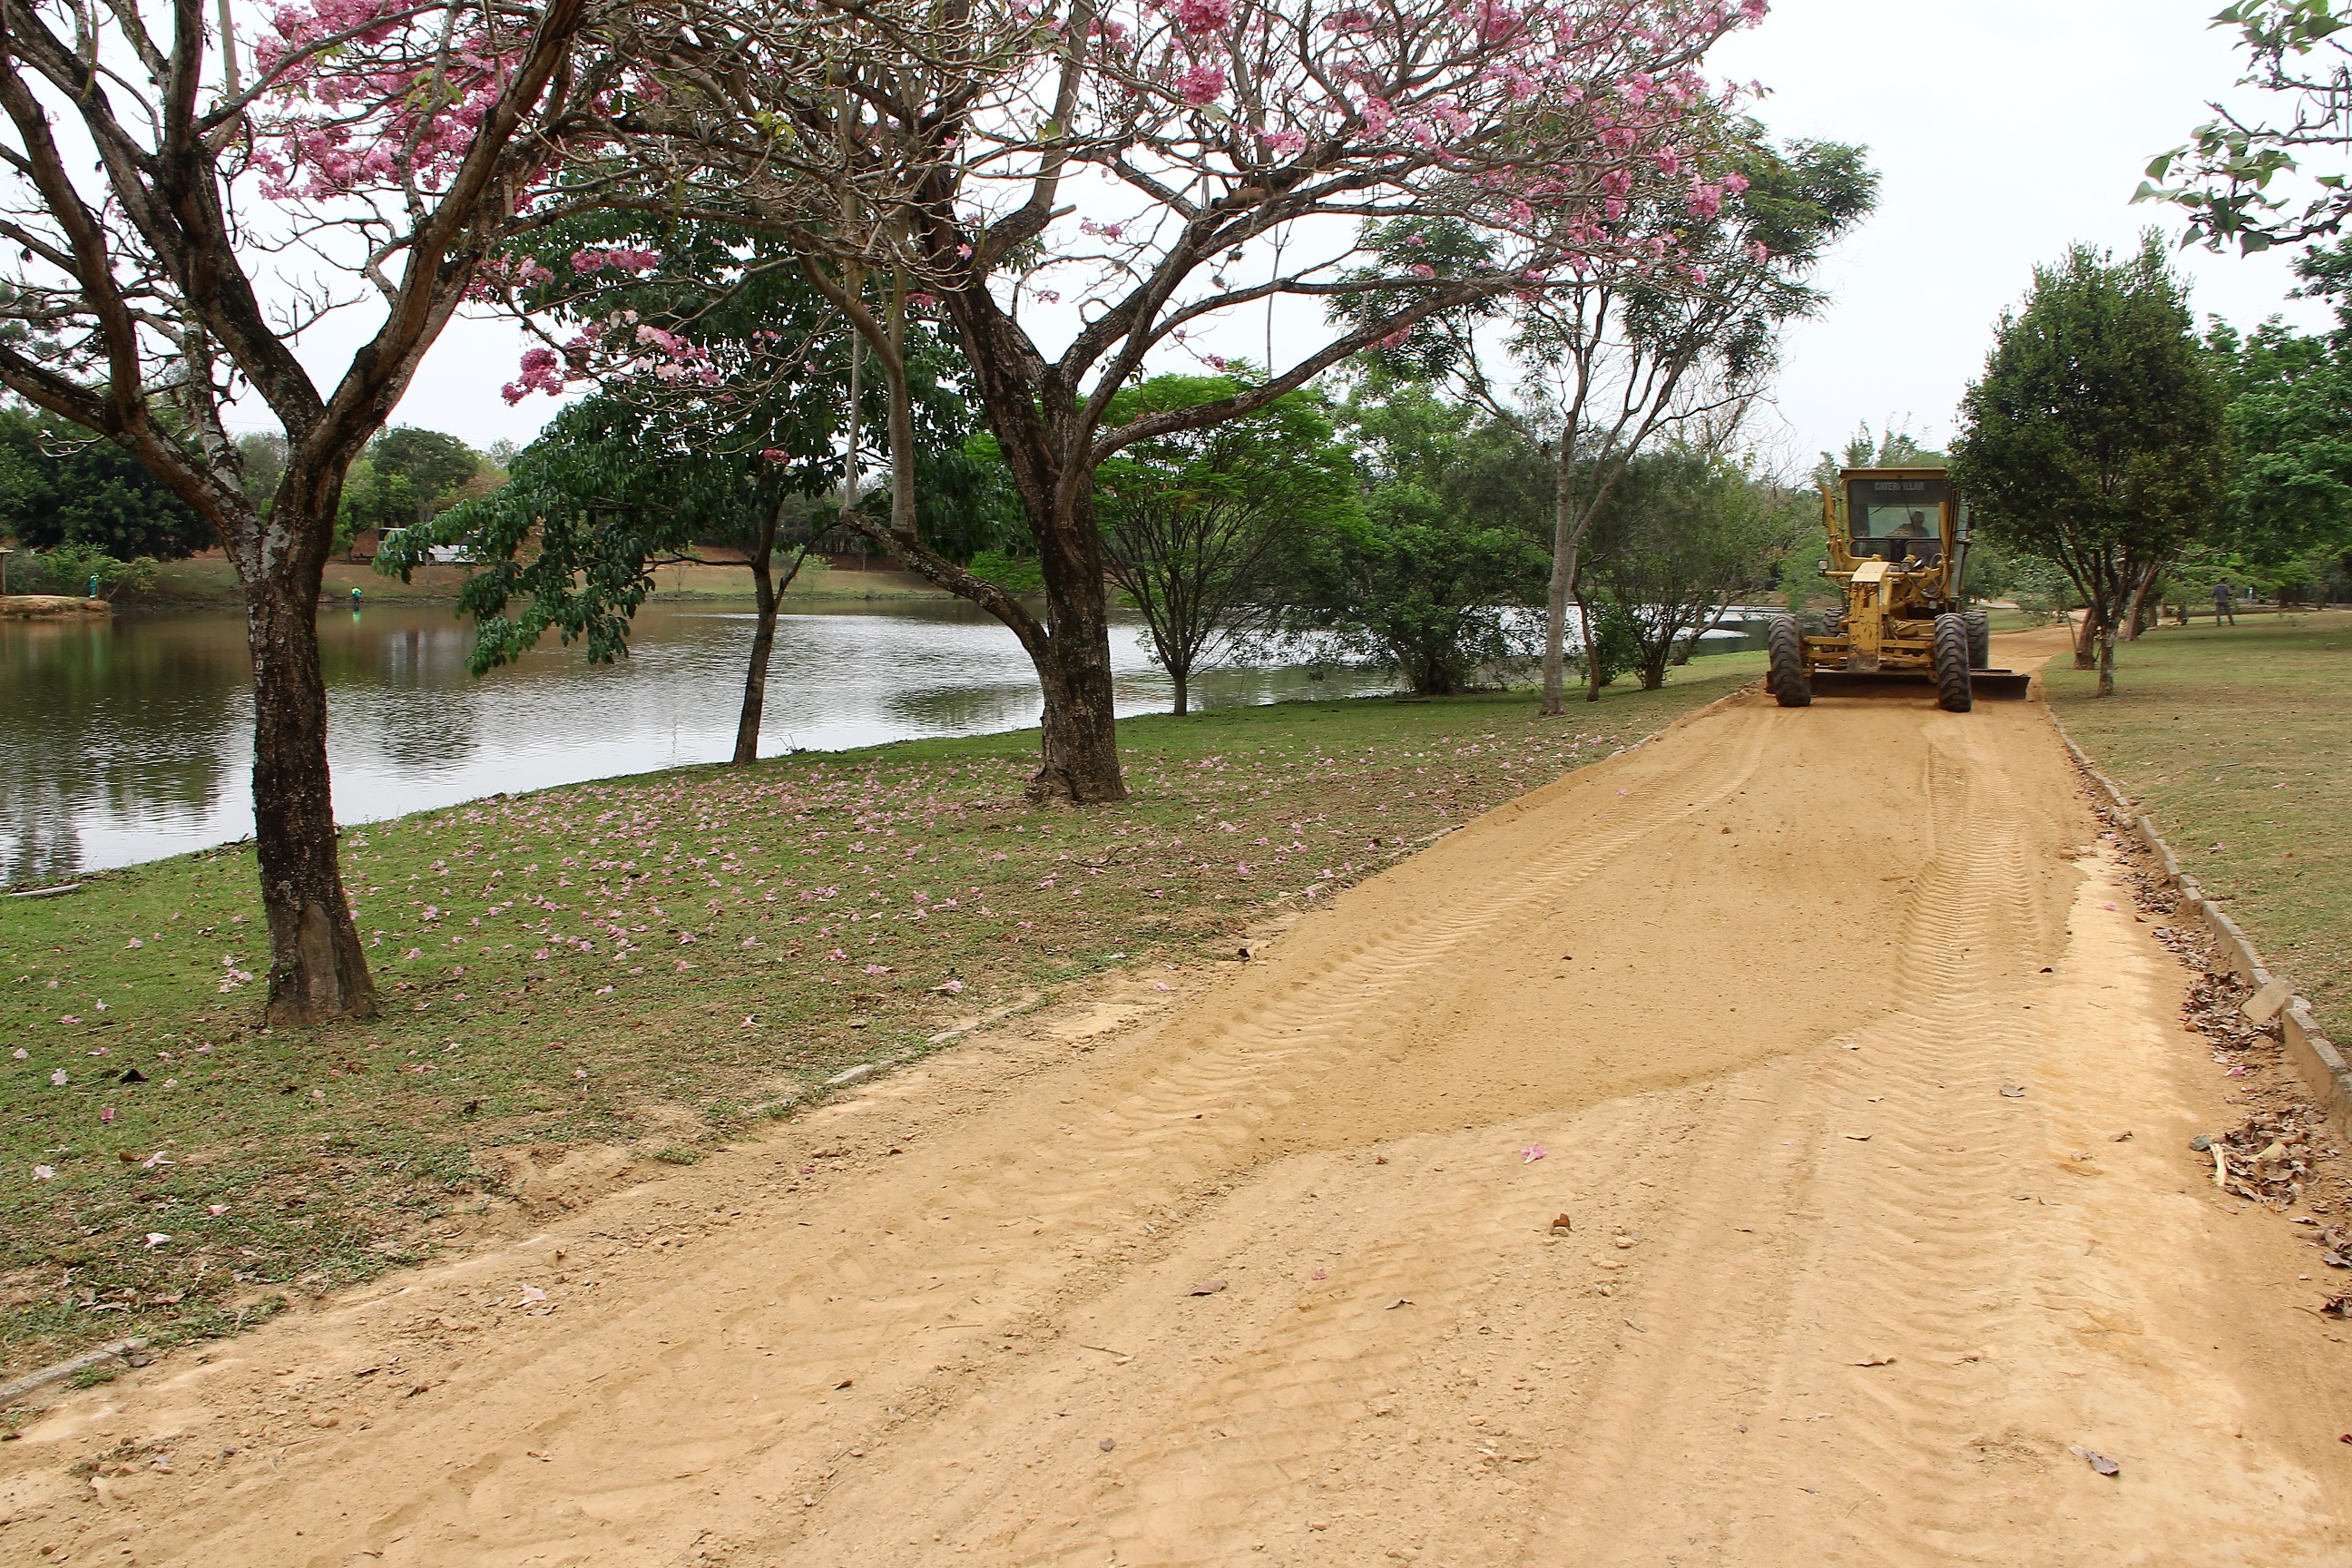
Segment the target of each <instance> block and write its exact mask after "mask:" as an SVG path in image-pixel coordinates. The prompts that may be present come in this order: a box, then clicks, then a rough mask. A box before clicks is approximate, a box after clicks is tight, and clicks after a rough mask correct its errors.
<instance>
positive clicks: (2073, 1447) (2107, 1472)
mask: <svg viewBox="0 0 2352 1568" xmlns="http://www.w3.org/2000/svg"><path fill="white" fill-rule="evenodd" d="M2066 1451H2067V1452H2068V1453H2070V1454H2072V1455H2074V1457H2075V1458H2078V1459H2080V1460H2082V1461H2083V1462H2084V1464H2086V1465H2088V1466H2090V1467H2091V1468H2093V1469H2095V1470H2096V1471H2098V1472H2099V1474H2101V1475H2103V1476H2119V1475H2122V1474H2123V1473H2124V1468H2123V1467H2122V1466H2121V1465H2118V1464H2116V1462H2115V1461H2114V1460H2113V1459H2110V1458H2107V1457H2106V1456H2105V1454H2102V1453H2100V1452H2099V1451H2098V1450H2097V1449H2095V1448H2085V1447H2083V1445H2082V1444H2080V1443H2072V1444H2069V1445H2068V1446H2067V1448H2066Z"/></svg>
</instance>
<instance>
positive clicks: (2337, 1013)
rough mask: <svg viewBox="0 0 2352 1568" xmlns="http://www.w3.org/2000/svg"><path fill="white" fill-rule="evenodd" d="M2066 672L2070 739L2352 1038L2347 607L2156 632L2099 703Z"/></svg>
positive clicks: (2063, 686)
mask: <svg viewBox="0 0 2352 1568" xmlns="http://www.w3.org/2000/svg"><path fill="white" fill-rule="evenodd" d="M2063 662H2064V661H2063V660H2054V661H2053V663H2052V665H2051V667H2050V670H2049V675H2048V683H2049V688H2050V700H2051V702H2052V703H2053V705H2054V706H2055V707H2056V709H2057V710H2058V714H2059V717H2060V718H2062V719H2063V720H2064V721H2065V724H2066V728H2067V730H2068V731H2070V732H2071V733H2072V734H2073V735H2074V739H2075V741H2076V742H2078V743H2079V744H2081V746H2082V747H2083V749H2084V750H2085V751H2087V752H2090V753H2091V755H2092V756H2093V757H2094V758H2095V759H2096V760H2097V762H2098V763H2099V766H2100V767H2101V768H2102V769H2103V770H2104V771H2105V772H2106V773H2108V774H2109V776H2111V777H2113V778H2114V779H2115V780H2116V783H2117V784H2121V785H2122V786H2123V788H2124V790H2125V791H2126V793H2127V794H2129V795H2131V796H2132V797H2133V798H2134V799H2136V800H2137V801H2140V802H2142V803H2143V804H2144V805H2145V808H2146V809H2147V813H2148V815H2149V816H2151V817H2153V818H2154V819H2155V821H2156V823H2157V826H2158V828H2159V829H2160V830H2161V831H2162V832H2163V834H2164V836H2165V837H2166V838H2167V839H2168V840H2169V841H2170V843H2171V845H2172V847H2173V848H2174V849H2175V850H2176V851H2178V852H2179V856H2180V858H2181V859H2182V861H2183V862H2184V863H2185V864H2186V865H2187V866H2188V867H2189V869H2190V870H2191V871H2193V872H2194V873H2195V874H2196V876H2197V878H2198V879H2199V880H2200V882H2202V883H2203V884H2204V885H2205V888H2206V890H2207V891H2208V892H2209V893H2210V894H2211V895H2212V896H2213V897H2215V898H2217V899H2220V900H2222V902H2223V907H2225V908H2226V909H2228V910H2229V911H2230V913H2231V917H2232V918H2233V919H2235V920H2236V921H2238V923H2239V924H2241V925H2242V926H2244V927H2245V928H2246V931H2247V934H2248V935H2250V936H2251V937H2252V938H2253V941H2254V945H2255V946H2256V947H2258V948H2260V949H2261V950H2262V952H2263V956H2264V957H2265V958H2266V959H2267V960H2268V961H2269V962H2270V963H2272V964H2273V966H2275V967H2276V968H2277V969H2279V970H2280V971H2281V972H2282V973H2284V974H2285V975H2286V976H2287V977H2288V978H2289V979H2291V980H2293V981H2294V984H2295V985H2296V987H2297V988H2298V989H2300V990H2301V991H2302V992H2303V993H2304V994H2305V995H2307V996H2309V997H2310V998H2311V1002H2312V1005H2313V1006H2314V1007H2315V1008H2316V1009H2317V1010H2318V1012H2319V1015H2320V1019H2321V1022H2322V1024H2323V1026H2325V1027H2326V1029H2327V1031H2328V1033H2329V1034H2330V1035H2331V1036H2333V1037H2335V1038H2336V1039H2338V1040H2342V1039H2347V1038H2352V831H2347V826H2346V825H2347V823H2352V764H2347V761H2346V759H2347V757H2352V612H2347V611H2343V610H2329V611H2319V612H2312V613H2307V614H2301V615H2296V614H2291V613H2290V614H2284V615H2271V616H2263V618H2262V619H2260V620H2258V621H2251V620H2250V621H2243V622H2242V624H2241V625H2239V626H2223V627H2221V628H2220V629H2219V630H2216V629H2215V628H2214V626H2213V625H2212V623H2211V622H2210V620H2205V619H2200V620H2199V621H2198V623H2197V624H2196V625H2194V626H2189V627H2187V628H2180V627H2173V626H2167V627H2164V628H2162V629H2160V630H2158V631H2154V632H2150V633H2149V634H2148V635H2147V636H2146V637H2142V638H2141V639H2140V640H2139V641H2138V642H2137V643H2129V644H2126V645H2125V646H2124V647H2122V648H2120V649H2118V650H2117V653H2116V695H2115V696H2114V697H2112V698H2108V699H2106V700H2099V699H2097V698H2095V697H2093V696H2092V695H2091V690H2092V682H2093V677H2092V676H2091V675H2090V674H2089V673H2088V672H2086V671H2081V670H2075V669H2071V668H2061V666H2062V665H2063Z"/></svg>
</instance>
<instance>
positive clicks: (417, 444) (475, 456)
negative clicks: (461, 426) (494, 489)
mask: <svg viewBox="0 0 2352 1568" xmlns="http://www.w3.org/2000/svg"><path fill="white" fill-rule="evenodd" d="M367 455H368V460H369V461H370V462H371V463H373V464H374V466H375V471H376V472H377V473H379V474H383V475H385V476H387V477H389V478H397V479H405V480H407V481H408V488H409V492H410V494H411V495H413V496H414V497H415V501H416V504H417V505H418V506H419V507H421V508H427V509H430V508H433V507H436V506H438V505H446V504H447V503H448V502H449V501H450V500H453V499H455V496H456V494H457V491H458V490H459V489H463V488H464V487H465V485H466V483H467V481H468V480H470V479H472V478H473V477H474V476H475V475H476V474H477V473H478V472H480V471H481V467H482V455H481V454H480V453H479V452H477V451H475V450H474V448H472V447H468V446H467V445H466V443H465V442H463V441H461V440H459V439H458V438H457V437H455V436H449V435H445V434H443V433H442V432H441V431H438V430H422V429H419V428H418V427H417V426H414V425H395V426H393V427H392V428H391V429H389V430H386V431H385V432H384V433H383V435H381V436H379V437H376V438H375V439H374V440H373V441H372V442H370V443H369V444H368V451H367Z"/></svg>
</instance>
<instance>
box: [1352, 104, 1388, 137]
mask: <svg viewBox="0 0 2352 1568" xmlns="http://www.w3.org/2000/svg"><path fill="white" fill-rule="evenodd" d="M1356 112H1357V113H1359V114H1360V115H1362V116H1363V117H1364V130H1365V131H1366V132H1367V133H1369V134H1370V135H1373V136H1382V135H1386V134H1387V133H1388V129H1389V127H1390V126H1391V125H1393V124H1395V123H1396V110H1394V109H1393V108H1391V107H1390V105H1389V100H1387V99H1385V98H1367V99H1366V100H1364V101H1363V102H1362V103H1361V104H1360V105H1358V106H1357V109H1356Z"/></svg>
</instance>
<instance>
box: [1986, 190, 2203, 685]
mask: <svg viewBox="0 0 2352 1568" xmlns="http://www.w3.org/2000/svg"><path fill="white" fill-rule="evenodd" d="M1960 423H1961V432H1960V437H1959V439H1958V441H1956V442H1955V443H1954V444H1953V449H1952V478H1953V480H1954V482H1955V484H1956V485H1957V487H1958V489H1959V490H1960V492H1961V493H1962V494H1963V495H1964V496H1966V497H1967V498H1968V500H1969V505H1970V507H1971V508H1972V510H1974V513H1975V517H1976V521H1977V524H1978V526H1979V527H1981V528H1983V529H1984V530H1985V531H1987V532H1988V533H1989V534H1990V535H1991V536H1992V537H1993V539H1994V540H1995V541H1996V542H2001V543H2005V544H2009V545H2011V546H2013V547H2015V548H2016V549H2019V550H2021V551H2023V552H2028V553H2031V554H2034V555H2038V556H2040V557H2042V559H2044V560H2046V561H2049V562H2050V563H2053V564H2054V565H2056V566H2057V567H2059V568H2060V569H2061V570H2063V572H2064V573H2065V574H2066V575H2067V577H2068V578H2069V579H2070V580H2071V581H2072V582H2073V583H2074V587H2075V590H2076V591H2077V592H2078V593H2079V594H2081V595H2082V597H2083V601H2084V605H2086V606H2087V614H2088V616H2089V626H2088V629H2089V632H2090V635H2091V636H2092V637H2094V638H2095V641H2096V644H2097V647H2098V661H2097V662H2098V670H2099V681H2098V690H2099V694H2100V695H2101V696H2103V697H2104V696H2106V695H2108V694H2110V693H2111V692H2113V690H2114V689H2115V645H2116V637H2117V636H2118V635H2119V634H2120V633H2121V631H2122V629H2123V628H2124V627H2126V626H2131V625H2134V624H2136V623H2137V619H2138V612H2139V605H2140V604H2141V602H2142V601H2143V600H2144V599H2145V598H2146V596H2147V594H2148V593H2149V591H2150V590H2151V589H2152V588H2153V587H2154V585H2155V584H2156V581H2157V578H2158V574H2161V573H2162V572H2163V570H2164V567H2165V565H2166V563H2168V562H2169V561H2170V560H2171V559H2172V558H2173V557H2174V556H2176V555H2177V554H2179V552H2180V551H2181V550H2182V549H2183V548H2185V547H2186V546H2187V545H2188V544H2189V542H2192V541H2193V540H2195V539H2196V538H2197V537H2198V536H2199V535H2200V534H2201V533H2203V532H2204V531H2207V530H2208V529H2210V527H2211V526H2212V525H2213V523H2214V521H2215V519H2216V517H2217V516H2218V514H2219V512H2220V510H2221V502H2222V499H2223V489H2222V486H2223V479H2224V470H2225V463H2226V456H2227V428H2226V423H2225V417H2224V402H2223V395H2222V388H2221V384H2220V383H2219V382H2218V381H2217V380H2216V379H2215V377H2214V376H2213V374H2212V373H2211V371H2210V368H2209V366H2208V362H2207V359H2206V356H2205V354H2204V353H2203V351H2202V350H2201V348H2200V345H2199V343H2198V342H2197V338H2196V335H2195V332H2194V331H2193V329H2192V325H2191V322H2190V320H2189V308H2188V305H2187V302H2186V300H2185V299H2184V296H2183V291H2182V288H2181V285H2180V283H2179V279H2176V278H2175V277H2174V276H2173V275H2172V272H2171V270H2170V269H2169V268H2168V267H2167V266H2166V264H2165V260H2164V253H2163V249H2162V246H2161V241H2160V240H2159V238H2158V236H2157V235H2156V234H2154V233H2153V232H2151V233H2149V234H2148V235H2147V237H2145V238H2144V240H2143V242H2142V244H2141V246H2140V248H2139V250H2138V251H2137V253H2135V254H2134V255H2132V256H2130V257H2128V258H2126V259H2124V260H2122V261H2120V262H2119V261H2116V259H2114V258H2113V257H2112V256H2110V255H2108V254H2107V253H2105V252H2103V251H2098V250H2095V249H2093V248H2092V247H2089V246H2083V245H2078V246H2075V247H2074V248H2073V249H2071V250H2070V251H2068V253H2067V255H2066V258H2065V259H2064V260H2063V261H2062V262H2060V263H2058V264H2057V265H2055V266H2051V267H2041V268H2035V269H2034V274H2033V289H2032V292H2031V293H2030V294H2029V295H2028V296H2027V298H2026V301H2025V305H2024V308H2023V309H2022V310H2018V311H2013V312H2004V313H2003V314H2002V317H2001V320H2000V327H1999V328H1998V331H1997V337H1996V341H1995V343H1994V346H1993V350H1992V353H1991V354H1990V356H1989V357H1988V358H1987V360H1986V362H1985V372H1984V374H1983V376H1982V377H1981V378H1979V380H1977V381H1975V382H1972V383H1970V384H1969V389H1968V393H1967V395H1966V397H1965V398H1964V399H1963V401H1962V404H1961V409H1960Z"/></svg>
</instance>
